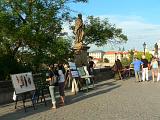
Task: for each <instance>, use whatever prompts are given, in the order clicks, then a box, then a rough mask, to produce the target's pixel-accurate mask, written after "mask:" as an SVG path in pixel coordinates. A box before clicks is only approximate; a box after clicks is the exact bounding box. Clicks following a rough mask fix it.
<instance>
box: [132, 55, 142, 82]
mask: <svg viewBox="0 0 160 120" xmlns="http://www.w3.org/2000/svg"><path fill="white" fill-rule="evenodd" d="M131 64H133V65H134V72H135V77H136V82H141V75H140V70H141V66H142V65H143V62H142V61H140V60H138V59H137V58H136V57H135V58H134V61H133V62H132V63H131Z"/></svg>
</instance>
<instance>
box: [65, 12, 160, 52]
mask: <svg viewBox="0 0 160 120" xmlns="http://www.w3.org/2000/svg"><path fill="white" fill-rule="evenodd" d="M95 17H100V18H101V19H104V18H108V19H109V22H110V23H111V24H115V25H116V27H117V28H122V31H123V33H124V34H125V35H127V36H128V41H127V43H126V44H122V45H115V46H116V47H114V46H111V45H110V44H108V45H105V46H103V47H96V46H95V45H91V48H90V50H96V49H101V50H104V51H106V50H109V49H113V48H115V49H116V48H118V47H121V48H122V47H123V46H124V47H125V49H126V50H129V49H134V48H135V49H137V50H143V43H144V42H145V43H146V44H147V48H148V49H150V50H152V49H153V48H154V44H155V43H156V42H158V40H160V25H159V24H152V23H148V22H146V21H145V19H144V18H143V17H141V16H135V15H131V16H121V15H99V16H95ZM85 19H86V16H83V20H84V21H85ZM66 26H67V25H65V31H67V32H69V34H72V32H71V31H70V30H69V29H68V28H67V27H66Z"/></svg>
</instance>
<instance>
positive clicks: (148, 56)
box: [136, 52, 152, 62]
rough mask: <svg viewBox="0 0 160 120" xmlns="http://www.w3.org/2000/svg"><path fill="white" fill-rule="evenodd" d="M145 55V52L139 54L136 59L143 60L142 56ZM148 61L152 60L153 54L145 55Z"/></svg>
mask: <svg viewBox="0 0 160 120" xmlns="http://www.w3.org/2000/svg"><path fill="white" fill-rule="evenodd" d="M143 54H144V53H143V52H137V54H136V57H137V58H138V59H139V60H141V59H142V55H143ZM145 56H146V59H147V60H148V61H149V62H150V61H151V60H152V54H150V53H149V52H146V53H145Z"/></svg>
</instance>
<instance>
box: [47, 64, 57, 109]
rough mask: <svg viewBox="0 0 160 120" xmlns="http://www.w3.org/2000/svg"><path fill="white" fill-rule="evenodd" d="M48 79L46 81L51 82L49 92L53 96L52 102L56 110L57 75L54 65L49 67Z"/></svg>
mask: <svg viewBox="0 0 160 120" xmlns="http://www.w3.org/2000/svg"><path fill="white" fill-rule="evenodd" d="M47 76H48V78H47V79H46V81H49V92H50V95H51V100H52V108H53V109H56V99H55V86H54V83H55V80H56V78H55V74H54V72H53V65H50V66H49V67H48V75H47Z"/></svg>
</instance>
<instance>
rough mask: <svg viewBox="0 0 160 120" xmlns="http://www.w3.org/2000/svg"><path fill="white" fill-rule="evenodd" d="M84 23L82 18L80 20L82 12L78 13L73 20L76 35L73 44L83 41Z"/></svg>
mask: <svg viewBox="0 0 160 120" xmlns="http://www.w3.org/2000/svg"><path fill="white" fill-rule="evenodd" d="M83 28H84V24H83V20H82V14H78V18H77V20H76V21H75V30H74V34H75V35H76V37H75V44H77V43H80V44H82V43H83V37H84V31H83Z"/></svg>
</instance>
